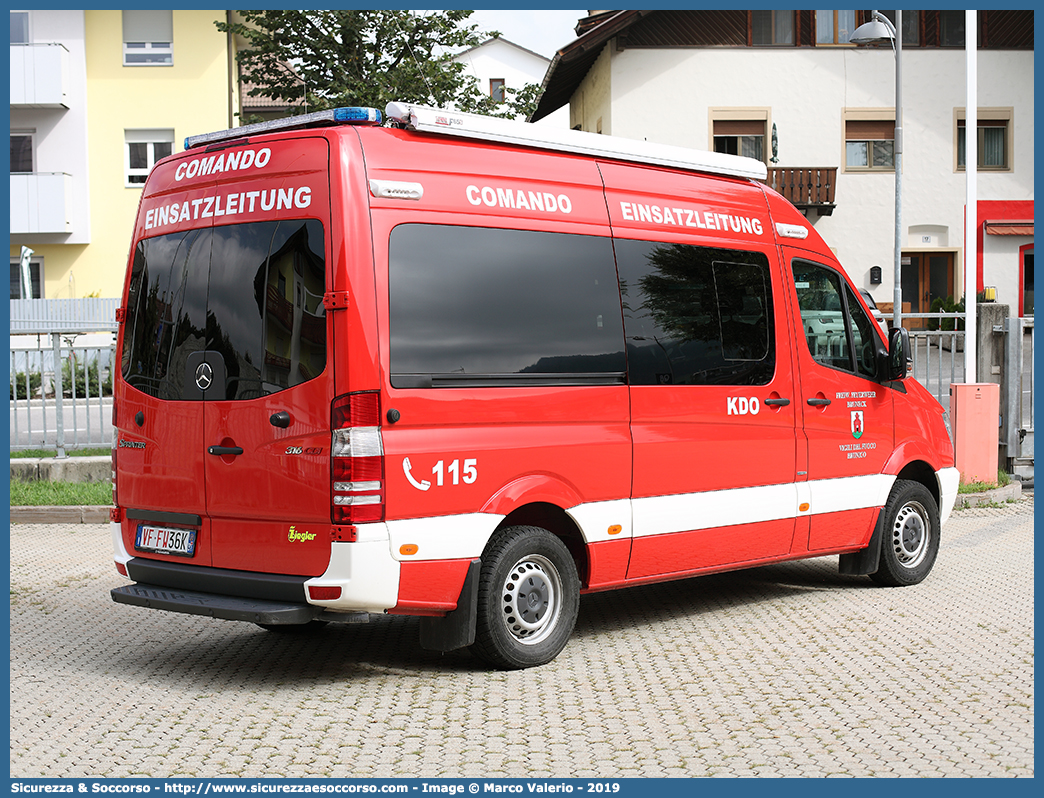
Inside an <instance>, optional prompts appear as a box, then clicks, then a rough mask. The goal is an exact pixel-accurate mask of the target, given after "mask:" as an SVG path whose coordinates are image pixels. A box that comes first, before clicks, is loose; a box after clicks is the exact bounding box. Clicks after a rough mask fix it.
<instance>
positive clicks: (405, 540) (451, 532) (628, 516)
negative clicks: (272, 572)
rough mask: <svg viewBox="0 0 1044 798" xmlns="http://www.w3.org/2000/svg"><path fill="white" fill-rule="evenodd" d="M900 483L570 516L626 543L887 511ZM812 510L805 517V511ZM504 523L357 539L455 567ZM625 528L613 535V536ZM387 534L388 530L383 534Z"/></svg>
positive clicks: (755, 493)
mask: <svg viewBox="0 0 1044 798" xmlns="http://www.w3.org/2000/svg"><path fill="white" fill-rule="evenodd" d="M894 482H895V477H894V476H890V475H888V474H870V475H867V476H861V477H839V478H837V479H820V480H813V481H811V482H789V483H786V484H784V485H762V486H759V487H755V488H733V489H730V490H715V491H703V492H700V493H682V494H675V495H672V496H647V497H644V498H640V499H634V500H633V501H632V500H629V499H618V500H614V501H604V502H586V503H584V504H579V505H577V506H575V507H569V508H566V512H567V513H568V514H569V515H570V516H571V517H572V518H573V520H574V521H576V523H577V526H579V527H580V530H581V532H582V533H583V535H584V540H585V541H586V542H587V543H598V542H602V541H609V540H623V539H626V538H629V537H645V536H648V535H667V534H671V533H675V532H687V531H690V530H697V529H713V528H715V527H724V526H737V525H740V524H757V523H761V522H764V521H778V520H781V519H786V518H797V517H799V516H804V515H822V514H824V513H836V512H841V511H844V510H858V509H862V508H866V507H883V506H884V503H885V502H886V501H887V500H888V493H889V491H891V489H892V485H893V483H894ZM802 504H808V505H809V507H808V509H807V510H801V509H800V508H801V505H802ZM503 519H504V516H502V515H496V514H492V513H464V514H461V515H445V516H436V517H432V518H409V519H405V520H401V521H388V522H387V524H386V525H384V524H358V525H356V528H357V529H358V531H359V535H360V537H362V536H364V535H366V530H367V529H368V528H370V529H372V530H373V531H374V533H376V532H377V531H378V529H377V528H378V527H384V526H386V527H387V534H388V536H389V544H390V547H391V556H392V557H393V558H395V559H396V560H400V561H404V562H409V561H412V560H452V559H464V558H470V557H479V556H481V554H482V550H483V549H484V548H485V547H486V543H487V542H488V541H489V538H490V536H491V535H492V534H493V531H494V530H495V529H496V528H497V525H498V524H500V522H501V521H502V520H503ZM612 526H620V527H621V530H620V532H619V533H617V534H615V535H610V534H609V528H610V527H612ZM380 531H381V532H382V533H383V530H380ZM403 544H413V545H416V546H417V553H416V554H415V555H411V556H404V555H402V554H400V552H399V548H400V547H401V546H402V545H403Z"/></svg>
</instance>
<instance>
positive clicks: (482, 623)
mask: <svg viewBox="0 0 1044 798" xmlns="http://www.w3.org/2000/svg"><path fill="white" fill-rule="evenodd" d="M579 608H580V579H579V577H578V576H577V572H576V564H575V563H574V562H573V558H572V557H571V556H570V554H569V551H568V549H566V547H565V545H564V544H563V543H562V541H560V540H559V539H558V538H556V537H555V536H554V535H552V534H551V533H550V532H548V531H547V530H546V529H541V528H539V527H526V526H518V527H508V528H507V529H504V530H501V531H500V532H498V533H497V534H496V536H495V537H494V538H493V540H491V541H490V543H489V545H488V546H487V547H486V552H485V554H484V555H483V557H482V571H481V577H480V580H479V600H478V619H477V624H476V629H475V643H474V644H473V645H472V647H471V650H472V652H473V653H474V654H475V655H476V656H478V657H479V658H480V659H482V660H484V661H485V662H487V663H489V664H490V665H493V666H495V667H497V668H504V669H517V668H531V667H533V666H535V665H543V664H545V663H548V662H550V661H551V660H553V659H554V658H555V657H556V656H558V654H559V652H561V650H562V649H563V648H565V644H566V642H567V641H568V640H569V636H570V635H571V634H572V632H573V626H574V625H575V624H576V616H577V612H578V611H579Z"/></svg>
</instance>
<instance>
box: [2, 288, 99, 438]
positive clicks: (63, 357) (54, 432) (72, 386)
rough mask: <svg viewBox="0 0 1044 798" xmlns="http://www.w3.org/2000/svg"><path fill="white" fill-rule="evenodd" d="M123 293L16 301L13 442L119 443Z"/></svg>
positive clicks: (12, 363) (13, 314)
mask: <svg viewBox="0 0 1044 798" xmlns="http://www.w3.org/2000/svg"><path fill="white" fill-rule="evenodd" d="M118 304H119V300H117V299H97V298H88V299H18V300H16V299H12V300H11V349H10V352H11V359H10V371H11V378H10V442H11V443H10V446H11V449H12V450H24V449H46V450H50V451H54V452H55V453H56V454H57V456H58V457H64V456H65V453H66V449H68V448H85V447H108V446H110V445H111V443H112V398H111V394H112V375H113V368H114V358H115V349H116V346H115V337H114V335H113V333H114V332H115V331H116V329H117V324H116V307H117V305H118Z"/></svg>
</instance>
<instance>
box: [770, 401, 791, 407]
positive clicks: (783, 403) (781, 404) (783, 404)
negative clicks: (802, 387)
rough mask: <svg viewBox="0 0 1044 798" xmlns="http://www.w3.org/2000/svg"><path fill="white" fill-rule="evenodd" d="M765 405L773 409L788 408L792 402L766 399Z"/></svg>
mask: <svg viewBox="0 0 1044 798" xmlns="http://www.w3.org/2000/svg"><path fill="white" fill-rule="evenodd" d="M764 404H767V405H769V406H771V407H786V406H787V405H789V404H790V400H789V399H766V400H765V402H764Z"/></svg>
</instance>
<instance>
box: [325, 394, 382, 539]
mask: <svg viewBox="0 0 1044 798" xmlns="http://www.w3.org/2000/svg"><path fill="white" fill-rule="evenodd" d="M330 415H331V419H330V428H331V430H332V433H331V441H330V520H331V521H333V523H335V524H364V523H367V522H373V521H383V520H384V442H383V441H382V439H381V427H380V419H381V398H380V394H379V393H377V392H376V391H366V392H362V393H350V394H346V395H344V396H338V397H337V398H336V399H334V401H333V404H332V405H331V412H330Z"/></svg>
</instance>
